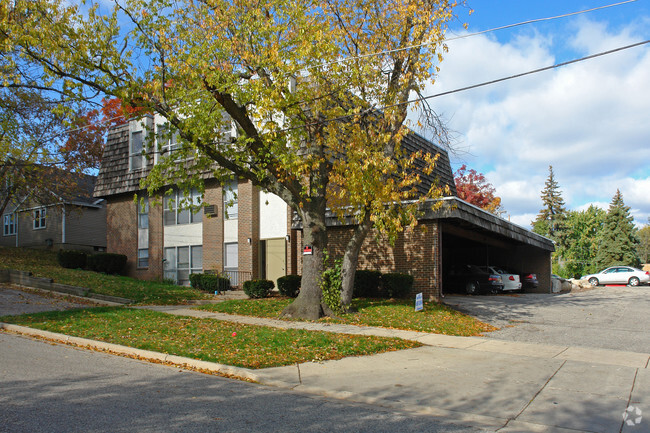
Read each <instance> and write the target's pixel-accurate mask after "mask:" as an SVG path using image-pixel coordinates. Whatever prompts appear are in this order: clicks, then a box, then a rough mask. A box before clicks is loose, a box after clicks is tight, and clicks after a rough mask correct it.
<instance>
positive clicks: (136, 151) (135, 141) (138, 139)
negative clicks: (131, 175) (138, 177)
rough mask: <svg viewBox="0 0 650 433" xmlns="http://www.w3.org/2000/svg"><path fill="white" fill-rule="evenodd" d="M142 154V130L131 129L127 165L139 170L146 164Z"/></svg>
mask: <svg viewBox="0 0 650 433" xmlns="http://www.w3.org/2000/svg"><path fill="white" fill-rule="evenodd" d="M146 161H147V160H146V158H145V155H144V131H132V132H131V139H130V140H129V167H130V169H131V170H140V169H141V168H144V167H145V166H146Z"/></svg>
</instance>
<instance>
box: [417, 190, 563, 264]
mask: <svg viewBox="0 0 650 433" xmlns="http://www.w3.org/2000/svg"><path fill="white" fill-rule="evenodd" d="M438 202H442V205H441V206H439V207H437V208H436V206H435V204H436V203H438ZM423 211H424V216H423V217H421V218H420V219H421V220H443V221H448V222H452V223H455V224H457V225H460V226H463V227H466V228H468V229H472V230H479V231H482V232H484V233H486V234H492V235H494V234H496V235H500V236H502V237H505V238H509V239H512V240H515V241H518V242H522V243H524V244H527V245H532V246H535V247H537V248H541V249H544V250H547V251H555V246H554V244H553V241H552V240H550V239H548V238H545V237H544V236H541V235H538V234H537V233H534V232H532V231H530V230H527V229H525V228H523V227H521V226H518V225H517V224H514V223H512V222H510V221H508V220H505V219H503V218H501V217H499V216H497V215H494V214H492V213H490V212H487V211H485V210H483V209H481V208H479V207H477V206H474V205H472V204H469V203H467V202H466V201H464V200H462V199H459V198H458V197H444V198H442V199H440V200H429V201H427V202H426V203H425V205H424V208H423Z"/></svg>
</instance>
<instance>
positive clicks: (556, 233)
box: [532, 165, 566, 245]
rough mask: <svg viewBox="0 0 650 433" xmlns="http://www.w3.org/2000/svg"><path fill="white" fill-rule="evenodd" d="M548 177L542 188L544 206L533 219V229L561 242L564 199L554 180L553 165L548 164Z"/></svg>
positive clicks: (564, 211) (564, 210)
mask: <svg viewBox="0 0 650 433" xmlns="http://www.w3.org/2000/svg"><path fill="white" fill-rule="evenodd" d="M548 172H549V173H548V178H547V179H546V183H545V184H544V189H543V190H542V195H541V198H542V203H543V204H544V207H543V208H542V209H541V210H540V211H539V214H538V215H537V218H536V219H535V221H533V223H532V224H533V231H534V232H535V233H537V234H540V235H542V236H546V237H547V238H549V239H552V240H554V241H556V242H557V243H558V244H560V245H561V244H563V234H562V233H563V227H564V220H565V218H566V209H565V208H564V199H563V198H562V191H560V186H559V185H558V183H557V181H556V180H555V176H554V174H553V166H551V165H549V166H548Z"/></svg>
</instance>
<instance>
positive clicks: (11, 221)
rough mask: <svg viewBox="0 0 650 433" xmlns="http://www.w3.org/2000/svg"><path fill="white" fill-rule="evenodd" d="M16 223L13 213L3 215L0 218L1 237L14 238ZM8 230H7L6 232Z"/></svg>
mask: <svg viewBox="0 0 650 433" xmlns="http://www.w3.org/2000/svg"><path fill="white" fill-rule="evenodd" d="M16 223H17V221H16V214H15V213H8V214H4V215H3V218H2V235H3V236H15V235H16V229H17V224H16ZM7 229H9V230H7Z"/></svg>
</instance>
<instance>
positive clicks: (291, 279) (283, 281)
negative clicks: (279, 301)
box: [278, 275, 302, 298]
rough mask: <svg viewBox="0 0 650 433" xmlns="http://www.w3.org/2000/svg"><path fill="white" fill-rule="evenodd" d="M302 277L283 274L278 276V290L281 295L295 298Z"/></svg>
mask: <svg viewBox="0 0 650 433" xmlns="http://www.w3.org/2000/svg"><path fill="white" fill-rule="evenodd" d="M301 281H302V277H301V276H300V275H285V276H284V277H280V278H278V290H279V291H280V294H281V295H282V296H288V297H290V298H295V297H296V296H298V292H299V291H300V283H301Z"/></svg>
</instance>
